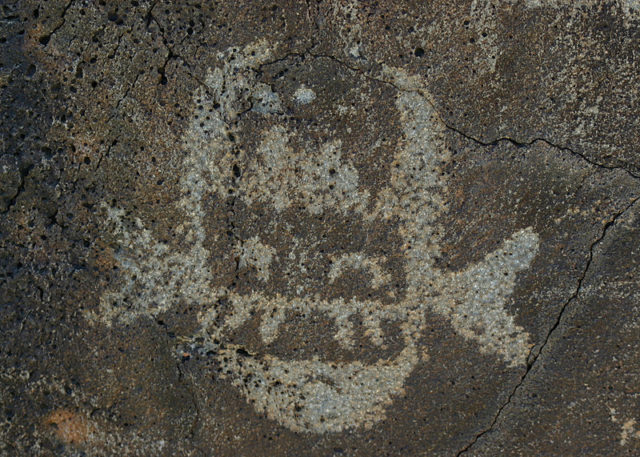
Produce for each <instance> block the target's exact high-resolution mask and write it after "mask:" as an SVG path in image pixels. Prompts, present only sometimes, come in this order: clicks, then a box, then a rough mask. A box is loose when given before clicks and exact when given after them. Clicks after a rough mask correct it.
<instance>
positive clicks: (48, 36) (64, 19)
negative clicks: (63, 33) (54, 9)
mask: <svg viewBox="0 0 640 457" xmlns="http://www.w3.org/2000/svg"><path fill="white" fill-rule="evenodd" d="M74 1H75V0H69V2H67V4H66V5H65V6H64V9H63V10H62V14H61V15H60V19H62V20H61V21H60V23H59V24H58V25H56V26H55V27H54V28H53V29H52V30H51V32H49V33H48V34H46V35H42V36H41V37H40V43H42V44H43V45H44V46H46V45H47V44H48V43H49V41H50V40H51V37H52V36H53V35H55V34H56V32H57V31H58V30H60V29H61V28H62V26H63V25H64V24H65V23H66V22H67V17H66V16H67V12H68V11H69V8H71V6H72V5H73V2H74Z"/></svg>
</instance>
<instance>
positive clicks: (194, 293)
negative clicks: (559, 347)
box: [89, 41, 539, 433]
mask: <svg viewBox="0 0 640 457" xmlns="http://www.w3.org/2000/svg"><path fill="white" fill-rule="evenodd" d="M271 52H272V46H271V45H269V44H268V43H267V42H264V41H261V42H258V43H255V44H252V45H249V46H247V47H246V48H244V49H238V48H232V49H229V50H228V51H226V52H225V53H222V54H220V55H219V56H218V57H219V60H220V62H221V64H220V66H219V67H216V68H214V69H212V70H211V71H210V72H209V73H208V75H207V76H206V79H205V82H206V87H205V88H200V89H198V90H197V92H196V93H195V95H194V104H195V105H196V106H197V109H196V110H195V112H194V115H193V119H192V122H191V124H190V126H189V128H188V130H187V131H186V132H185V134H184V145H183V147H184V150H185V151H186V152H187V156H186V158H185V160H184V172H183V173H184V174H183V176H182V177H181V181H180V187H181V192H182V196H181V199H180V202H179V206H180V208H181V210H182V211H183V212H184V215H185V221H184V223H183V233H182V235H183V237H184V240H185V242H186V243H187V245H188V248H186V249H184V250H182V251H181V252H172V251H171V250H170V249H169V248H168V246H167V245H165V244H162V243H158V242H156V241H155V240H153V237H152V236H151V234H150V232H149V231H148V230H146V229H145V228H144V226H143V224H142V222H140V221H137V222H136V223H135V224H132V225H131V226H127V225H126V224H125V223H124V218H123V216H124V214H123V213H122V211H120V210H116V209H109V210H108V217H107V219H108V220H109V221H110V224H111V225H112V226H113V230H114V232H115V233H116V234H118V235H119V237H120V240H121V249H120V250H119V251H118V252H117V253H116V259H117V260H118V261H119V262H120V264H121V266H122V270H123V272H124V273H125V274H124V276H125V278H124V279H123V283H122V285H121V287H120V289H117V290H111V291H108V292H106V293H105V294H104V296H103V298H102V302H101V306H100V310H99V311H98V312H97V313H94V314H90V315H89V317H91V318H92V319H93V320H94V321H97V320H101V321H103V322H105V323H106V324H108V325H111V324H112V323H113V322H118V321H125V322H126V321H130V320H132V319H134V318H137V317H139V316H143V315H149V316H155V315H157V314H158V313H159V312H161V311H162V310H167V309H169V308H170V307H171V306H172V304H175V303H178V302H188V303H192V304H193V305H194V306H195V308H196V309H198V310H200V312H199V315H198V319H199V323H200V331H199V332H198V333H197V334H196V335H194V340H193V341H194V343H193V346H194V347H195V346H196V341H202V340H204V341H205V343H204V349H203V353H206V354H213V355H210V356H211V357H214V358H215V359H216V360H217V362H218V363H219V364H220V366H221V367H222V369H223V371H222V373H223V376H225V377H226V378H227V379H228V380H229V382H231V383H232V384H233V385H235V386H237V387H238V389H240V391H241V392H242V393H243V394H244V395H245V396H246V398H247V400H248V401H250V402H251V403H252V404H253V405H254V407H255V408H256V410H258V411H262V412H264V413H266V415H267V416H268V417H269V418H271V419H273V420H275V421H277V422H279V423H280V424H282V425H284V426H286V427H288V428H290V429H292V430H295V431H305V432H318V433H321V432H337V431H341V430H343V429H345V428H349V427H356V426H363V427H370V426H372V425H373V424H374V423H375V422H376V421H378V420H380V419H382V418H383V417H384V412H385V407H386V406H387V405H389V404H390V403H391V402H392V401H393V397H394V396H396V395H398V394H400V393H401V392H402V390H403V384H404V382H405V380H406V378H407V376H409V374H410V373H411V372H412V370H413V369H414V368H415V366H416V365H417V364H418V363H419V362H420V360H423V361H426V360H429V357H425V356H424V354H425V353H426V348H424V347H421V346H420V344H419V338H420V335H421V332H422V331H423V330H424V327H425V325H426V324H427V323H428V322H427V312H435V313H437V314H439V315H441V316H443V317H444V318H446V319H448V320H449V321H450V322H451V325H452V326H453V328H454V329H455V330H456V331H457V333H458V334H459V335H460V336H461V337H463V338H465V339H467V340H470V341H474V342H475V343H477V345H478V349H479V351H481V352H483V353H486V354H495V355H497V356H498V357H499V358H500V359H501V360H502V361H503V362H504V363H506V364H508V365H510V366H521V365H524V364H526V358H527V355H528V353H529V349H530V346H531V343H530V341H529V335H528V334H527V333H526V332H525V330H524V329H523V328H522V327H520V326H519V325H517V324H516V322H515V319H514V316H512V315H510V314H509V313H508V312H507V311H506V310H505V304H506V301H507V299H508V298H509V296H510V295H511V294H512V293H513V290H514V287H515V284H516V273H517V272H519V271H522V270H524V269H526V268H528V267H529V265H530V263H531V262H532V260H533V258H534V256H535V255H536V252H537V249H538V244H539V240H538V236H537V234H536V233H535V232H534V231H533V229H532V228H524V229H522V230H519V231H517V232H516V233H514V234H513V235H512V236H511V237H510V238H509V239H507V240H505V241H504V242H503V243H502V245H501V246H500V247H499V248H498V249H497V250H496V251H494V252H492V253H489V254H487V255H486V257H485V258H484V260H482V261H480V262H478V263H476V264H473V265H469V266H468V267H467V268H466V269H464V270H462V271H457V272H450V271H443V270H439V269H438V268H436V267H435V266H434V259H435V258H436V257H437V256H438V255H439V253H440V244H441V241H442V233H443V230H442V228H441V226H440V223H441V222H440V221H441V220H446V214H447V204H446V199H447V183H446V175H445V174H444V173H443V172H442V170H443V165H445V164H446V163H447V162H448V161H449V160H450V153H449V151H448V149H447V147H446V144H445V139H444V138H445V136H444V133H445V128H444V125H443V123H442V121H441V120H440V118H439V116H438V114H437V112H435V111H434V109H433V104H432V103H431V100H430V96H429V94H428V92H427V90H426V89H425V87H424V86H423V84H422V82H421V80H420V78H419V77H417V76H412V75H409V74H407V73H406V72H405V71H403V70H400V69H396V68H390V67H386V68H384V70H383V72H382V73H381V74H380V75H379V78H380V79H384V80H386V81H388V82H389V83H392V84H393V85H394V86H395V87H396V88H398V90H397V91H396V95H395V100H394V101H393V103H394V104H395V108H396V109H397V113H398V116H399V120H400V125H402V129H403V131H402V137H401V140H400V141H399V143H398V144H397V147H396V148H395V156H394V157H392V158H390V160H391V161H392V163H391V166H390V167H389V169H390V175H389V176H388V185H387V186H386V187H385V186H383V187H382V188H381V189H378V190H377V191H376V192H373V189H367V188H365V186H363V185H362V182H361V177H360V173H359V171H358V169H357V167H356V166H355V165H354V163H352V162H351V161H350V160H349V159H348V158H347V157H343V153H342V149H341V148H342V140H341V139H339V138H327V139H326V141H325V142H324V143H323V144H320V145H319V146H317V145H314V144H311V143H310V142H308V141H306V140H305V139H304V138H303V136H302V135H301V132H299V131H298V128H297V127H296V126H295V125H292V123H287V122H286V120H285V118H284V116H282V115H281V113H282V110H283V108H282V106H283V102H282V100H283V99H282V98H281V97H282V96H281V95H279V94H277V93H275V92H273V91H272V89H271V88H270V87H269V86H268V85H266V84H263V83H261V82H259V81H258V80H257V73H256V71H255V70H253V68H256V67H257V66H259V65H260V64H262V63H265V62H268V61H269V60H270V59H271V58H272V57H271ZM299 98H300V97H299V94H298V95H295V94H294V99H299ZM306 100H308V103H313V99H312V98H309V97H307V98H306ZM293 101H294V102H296V100H293ZM298 101H299V100H298ZM247 112H250V113H251V115H254V116H263V117H264V118H265V119H268V120H269V121H272V122H271V123H272V124H273V125H272V126H271V127H267V128H265V129H264V130H263V131H262V132H259V136H260V138H259V141H258V142H257V144H258V146H257V147H256V148H255V149H254V150H252V151H250V153H247V152H246V151H243V152H241V153H240V154H241V156H242V159H244V163H246V164H247V166H246V168H245V170H243V173H242V176H241V178H238V176H237V174H236V176H234V171H233V164H234V160H237V159H238V157H237V154H238V151H237V150H234V138H235V136H236V133H237V132H236V131H235V130H234V129H236V128H238V127H237V124H236V123H234V121H235V120H236V119H237V117H238V115H239V114H240V113H247ZM300 145H302V146H303V147H301V146H300ZM232 182H235V183H236V184H237V186H238V188H237V191H236V192H235V197H234V198H238V199H239V201H241V202H242V203H243V204H244V205H246V207H247V208H249V209H251V208H253V207H254V206H255V205H260V206H262V207H265V206H266V207H267V208H269V210H270V211H272V213H273V215H274V217H276V218H277V217H279V215H280V214H282V213H283V212H284V211H286V210H287V209H289V208H291V207H292V205H296V207H299V208H302V207H304V208H305V212H306V213H308V214H310V215H328V214H338V215H356V216H357V218H358V220H359V222H360V223H361V224H362V225H363V227H364V230H365V231H366V230H371V229H372V228H373V227H379V226H383V225H384V224H385V223H386V222H388V221H391V220H393V221H394V224H393V227H394V229H393V230H394V231H395V232H394V233H396V232H397V236H399V237H400V238H401V239H402V241H403V245H402V254H403V258H404V260H403V261H404V265H403V267H402V268H403V271H402V276H403V277H404V278H405V279H406V281H405V282H406V287H405V290H404V291H403V294H402V298H398V299H395V301H394V302H393V305H392V306H389V305H384V306H383V304H382V303H380V302H379V301H378V300H375V299H363V298H358V297H357V296H355V295H354V296H350V295H347V296H344V294H343V296H341V297H339V298H326V297H324V296H322V294H321V293H320V291H312V290H311V291H310V290H307V289H306V288H305V287H302V286H301V287H299V288H298V289H296V290H297V293H286V294H284V293H282V294H281V293H277V292H273V291H271V292H267V290H268V289H267V287H266V285H267V284H269V283H270V281H271V280H272V273H271V272H270V268H271V265H273V263H274V262H275V261H276V260H275V259H276V258H277V259H278V261H279V262H281V261H287V260H289V261H290V262H289V264H288V265H287V268H288V269H289V270H290V271H293V270H295V269H296V268H298V267H300V268H303V266H302V265H303V263H304V259H305V258H306V256H307V255H309V256H311V254H309V253H308V252H306V253H300V252H298V251H296V249H298V248H297V247H296V246H298V244H299V243H301V239H300V238H295V239H294V240H293V241H294V247H293V248H292V249H291V250H290V251H289V252H286V251H282V252H281V251H276V249H275V248H273V247H270V246H269V244H268V243H267V242H266V241H265V240H264V239H263V237H260V236H258V235H256V236H255V237H252V238H249V239H247V240H241V241H240V243H239V244H238V246H236V247H235V250H236V252H237V253H238V255H239V267H246V266H252V267H254V268H255V269H256V270H257V271H258V274H257V277H258V279H259V281H257V282H256V283H255V284H254V288H253V290H252V292H251V293H248V294H247V293H244V294H241V293H238V292H237V291H236V290H233V289H230V288H229V289H228V288H224V287H213V286H211V285H210V279H211V271H210V269H209V267H208V258H209V254H210V253H209V250H208V248H207V245H208V243H209V242H210V241H211V240H210V239H209V240H207V235H206V234H205V230H204V227H205V223H204V220H205V209H204V208H205V207H204V205H203V203H202V200H203V198H204V197H205V196H211V195H217V197H218V198H219V199H224V198H228V188H229V185H230V183H232ZM308 249H310V247H309V248H308ZM308 249H307V251H308ZM314 255H315V254H314ZM384 261H385V259H383V258H381V257H375V256H371V255H369V254H367V253H366V252H348V251H347V252H343V253H340V254H339V255H335V256H333V258H332V262H333V264H332V267H331V268H330V269H329V270H328V271H327V272H326V274H327V278H326V285H327V286H328V287H330V286H332V284H333V283H335V282H337V281H339V280H340V278H341V277H342V276H344V275H345V274H346V273H347V272H348V271H352V270H353V271H359V272H361V273H362V276H363V277H365V278H368V279H367V281H368V284H367V285H366V286H367V287H369V288H370V289H371V290H377V289H379V288H381V287H383V286H385V285H386V284H388V283H389V282H390V280H391V278H390V272H388V271H387V270H385V268H384V267H383V264H384ZM262 286H264V287H262ZM221 299H223V300H221ZM220 301H223V302H224V309H222V308H223V307H222V306H221V305H219V302H220ZM292 315H296V316H303V317H305V316H306V317H310V316H312V315H322V316H325V317H326V318H328V319H330V320H331V321H332V322H333V323H334V325H335V327H334V328H335V329H336V330H335V335H334V336H333V337H334V338H335V340H336V341H337V342H338V343H339V344H340V345H341V346H342V347H344V348H347V349H348V348H351V347H353V345H354V338H355V333H356V330H358V331H362V333H363V334H364V335H365V337H366V338H368V339H369V340H370V341H371V343H372V344H374V345H375V346H378V347H382V348H384V347H385V343H386V336H387V334H386V333H385V328H386V326H387V325H390V324H393V325H396V326H397V327H398V328H399V329H400V337H401V340H402V349H401V350H399V351H397V352H396V353H395V354H394V355H391V356H388V357H385V358H381V359H379V360H378V361H377V362H375V363H369V364H365V363H363V362H361V361H359V360H355V361H352V362H331V361H330V360H329V361H324V360H320V358H313V359H310V360H286V359H283V358H280V357H276V356H274V355H271V354H268V353H267V354H251V353H249V352H248V351H247V350H246V349H245V348H244V347H242V346H239V345H237V344H232V343H230V342H229V341H228V338H227V337H226V336H227V335H229V334H230V332H232V331H234V330H236V329H238V328H240V327H241V326H242V325H243V324H245V323H246V322H248V321H249V320H250V319H251V318H252V316H257V317H258V318H259V319H260V325H259V334H260V338H261V340H262V341H263V342H264V343H265V344H269V343H271V342H273V341H275V340H276V339H277V338H278V336H279V331H280V328H281V327H282V325H283V324H284V323H286V322H287V320H288V319H289V318H290V317H291V316H292ZM354 317H358V318H359V320H355V319H354ZM354 322H362V328H355V324H354ZM329 356H330V354H329ZM329 359H330V357H329ZM425 363H426V362H425Z"/></svg>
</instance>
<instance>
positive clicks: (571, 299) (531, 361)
mask: <svg viewBox="0 0 640 457" xmlns="http://www.w3.org/2000/svg"><path fill="white" fill-rule="evenodd" d="M638 200H640V197H636V198H634V199H633V200H632V201H631V203H629V204H628V205H627V206H626V207H625V208H624V209H623V210H622V211H619V212H618V213H616V214H614V215H613V217H611V219H609V220H608V221H607V222H606V223H605V224H604V227H603V229H602V233H601V234H600V236H599V237H598V238H597V239H596V240H595V241H594V242H593V243H591V246H590V247H589V258H588V259H587V263H586V265H585V268H584V270H583V271H582V275H581V276H580V278H579V279H578V285H577V286H576V290H575V291H574V292H573V294H571V296H570V297H569V299H568V300H567V301H565V302H564V304H563V305H562V308H561V309H560V312H559V313H558V316H557V317H556V320H555V322H554V323H553V325H552V326H551V327H550V328H549V330H548V331H547V334H546V336H545V338H544V341H543V342H542V344H541V345H540V349H539V350H538V352H537V353H536V354H533V348H531V351H530V352H529V356H528V357H527V359H528V360H529V361H528V362H527V369H526V370H525V372H524V373H523V375H522V376H521V377H520V380H519V381H518V383H517V384H516V385H515V386H514V388H513V389H512V390H511V392H510V393H509V396H508V397H507V400H506V401H505V402H504V403H503V404H502V405H500V407H499V408H498V411H497V412H496V414H495V415H494V417H493V420H492V421H491V423H490V424H489V426H488V427H486V428H485V429H484V430H482V431H480V432H479V433H477V434H476V435H475V436H474V437H473V439H472V440H471V441H470V442H469V443H468V444H467V445H465V446H464V447H463V448H462V449H461V450H460V451H458V452H457V453H456V457H460V456H461V455H463V454H465V453H467V452H468V451H469V450H470V449H471V447H473V446H474V445H475V444H476V443H477V442H478V440H479V439H480V438H481V437H482V436H484V435H486V434H487V433H489V432H491V431H492V430H493V428H494V426H495V425H496V423H497V422H498V420H499V419H500V416H501V415H502V412H503V411H504V409H505V408H506V407H507V406H508V405H509V403H511V400H512V399H513V397H514V396H515V394H516V392H517V391H518V389H520V387H521V386H522V385H523V383H524V381H525V380H526V378H527V376H528V375H529V373H530V372H531V369H532V368H533V367H534V365H535V364H536V362H537V361H538V359H539V358H540V355H541V354H542V351H543V350H544V349H545V347H546V346H547V343H548V342H549V339H550V338H551V335H552V334H553V333H554V332H555V331H556V329H557V328H558V326H559V325H560V323H561V322H562V319H563V318H564V316H565V314H566V311H567V309H568V308H569V305H571V304H572V303H573V302H574V301H575V300H576V299H577V298H578V296H579V295H580V291H581V289H582V285H583V283H584V280H585V278H586V276H587V273H588V271H589V268H590V267H591V264H592V263H593V255H594V254H593V253H594V250H595V248H596V246H598V245H599V244H600V243H602V241H603V240H604V238H605V237H606V235H607V232H608V231H609V229H610V228H611V227H612V226H614V225H615V223H616V221H617V220H618V219H619V218H620V217H621V216H623V215H624V214H625V213H626V212H627V211H628V210H629V209H631V207H633V205H635V204H636V202H637V201H638Z"/></svg>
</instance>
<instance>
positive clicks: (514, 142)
mask: <svg viewBox="0 0 640 457" xmlns="http://www.w3.org/2000/svg"><path fill="white" fill-rule="evenodd" d="M445 126H446V128H447V129H448V130H451V131H452V132H456V133H458V134H459V135H462V136H463V137H465V138H466V139H468V140H471V141H473V142H474V143H477V144H479V145H481V146H496V145H498V144H500V143H503V142H508V143H511V144H512V145H514V146H517V147H523V146H531V145H533V144H535V143H545V144H547V145H549V146H551V147H553V148H556V149H559V150H561V151H566V152H569V153H570V154H572V155H574V156H576V157H579V158H581V159H582V160H584V161H585V162H587V163H589V164H591V165H593V166H595V167H598V168H602V169H605V170H623V171H624V172H626V173H627V174H628V175H629V176H631V177H632V178H635V179H640V174H638V173H636V172H634V171H631V170H630V169H629V168H627V167H625V166H621V165H605V164H602V163H599V162H596V161H595V160H592V159H590V158H589V157H587V156H586V155H584V154H582V153H580V152H578V151H576V150H574V149H571V148H569V147H567V146H560V145H559V144H556V143H554V142H552V141H550V140H547V139H546V138H534V139H532V140H530V141H526V142H523V141H518V140H515V139H513V138H509V137H500V138H496V139H495V140H491V141H482V140H480V139H478V138H475V137H473V136H471V135H469V134H468V133H465V132H463V131H462V130H460V129H458V128H456V127H453V126H451V125H448V124H446V123H445Z"/></svg>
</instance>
